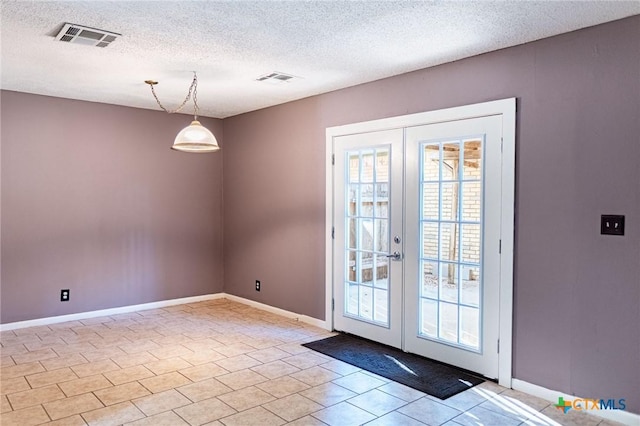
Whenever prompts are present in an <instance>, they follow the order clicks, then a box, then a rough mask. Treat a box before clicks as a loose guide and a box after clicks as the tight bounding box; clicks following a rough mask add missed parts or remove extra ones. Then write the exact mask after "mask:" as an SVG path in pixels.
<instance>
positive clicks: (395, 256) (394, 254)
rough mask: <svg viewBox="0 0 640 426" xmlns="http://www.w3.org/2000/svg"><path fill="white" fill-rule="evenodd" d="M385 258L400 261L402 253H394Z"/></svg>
mask: <svg viewBox="0 0 640 426" xmlns="http://www.w3.org/2000/svg"><path fill="white" fill-rule="evenodd" d="M387 257H388V258H390V259H391V260H402V253H400V252H399V251H394V252H393V253H392V254H388V255H387Z"/></svg>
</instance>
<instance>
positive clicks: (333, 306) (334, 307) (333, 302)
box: [331, 299, 336, 312]
mask: <svg viewBox="0 0 640 426" xmlns="http://www.w3.org/2000/svg"><path fill="white" fill-rule="evenodd" d="M335 310H336V299H331V311H332V312H333V311H335Z"/></svg>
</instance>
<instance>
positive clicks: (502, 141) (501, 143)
mask: <svg viewBox="0 0 640 426" xmlns="http://www.w3.org/2000/svg"><path fill="white" fill-rule="evenodd" d="M503 147H504V138H500V152H502V150H503Z"/></svg>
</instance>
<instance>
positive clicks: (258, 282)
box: [256, 280, 260, 291]
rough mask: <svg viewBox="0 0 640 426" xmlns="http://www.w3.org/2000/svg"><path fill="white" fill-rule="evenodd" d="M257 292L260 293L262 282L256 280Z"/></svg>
mask: <svg viewBox="0 0 640 426" xmlns="http://www.w3.org/2000/svg"><path fill="white" fill-rule="evenodd" d="M256 291H260V280H256Z"/></svg>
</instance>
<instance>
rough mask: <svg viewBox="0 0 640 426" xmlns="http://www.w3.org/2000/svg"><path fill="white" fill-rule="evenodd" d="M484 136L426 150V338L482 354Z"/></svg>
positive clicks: (423, 266)
mask: <svg viewBox="0 0 640 426" xmlns="http://www.w3.org/2000/svg"><path fill="white" fill-rule="evenodd" d="M482 148H483V138H481V137H477V138H466V139H460V140H447V141H438V142H435V141H434V142H425V143H422V144H421V146H420V150H421V155H420V174H419V176H420V192H421V193H420V200H421V205H420V208H419V220H420V227H421V229H422V233H421V255H420V271H421V276H422V280H423V281H422V285H421V286H420V303H419V311H420V312H419V316H420V327H419V333H420V336H421V337H424V338H428V339H434V340H438V341H441V342H443V343H447V344H449V345H454V346H460V347H462V348H465V349H470V350H473V351H479V350H480V348H481V344H480V343H481V342H480V340H481V339H480V337H481V336H480V318H481V307H482V305H481V300H480V295H481V294H482V268H481V260H482V253H481V247H482V233H481V229H482V226H481V225H482V208H481V206H482V188H483V175H482Z"/></svg>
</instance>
